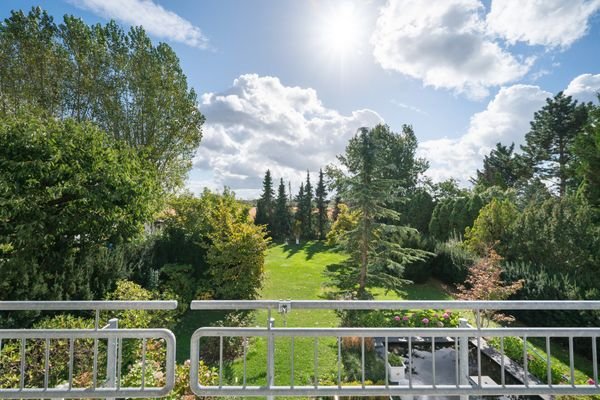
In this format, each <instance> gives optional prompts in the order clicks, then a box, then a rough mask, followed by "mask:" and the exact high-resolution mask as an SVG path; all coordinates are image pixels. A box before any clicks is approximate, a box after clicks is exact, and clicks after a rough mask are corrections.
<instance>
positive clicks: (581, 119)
mask: <svg viewBox="0 0 600 400" xmlns="http://www.w3.org/2000/svg"><path fill="white" fill-rule="evenodd" d="M587 119H588V106H587V105H586V104H578V103H577V100H573V99H572V98H571V96H565V95H564V94H563V92H559V93H558V94H557V95H556V96H554V98H548V99H546V105H545V106H544V107H542V109H541V110H539V111H537V112H536V113H535V114H534V118H533V121H531V129H530V131H529V132H528V133H527V134H526V135H525V141H526V145H525V146H521V148H522V149H523V151H524V153H525V154H524V156H525V159H526V160H527V162H528V163H529V164H530V165H531V166H532V168H533V172H534V174H535V176H537V177H539V178H540V179H542V180H550V181H553V182H554V183H555V185H556V186H558V192H559V195H560V196H561V197H562V196H564V195H565V193H566V191H567V188H568V187H573V185H575V184H576V182H575V179H574V178H575V167H576V162H575V161H576V160H575V157H574V156H573V144H574V142H575V138H576V137H577V135H578V134H579V133H580V132H581V131H582V129H583V127H584V126H585V125H586V123H587Z"/></svg>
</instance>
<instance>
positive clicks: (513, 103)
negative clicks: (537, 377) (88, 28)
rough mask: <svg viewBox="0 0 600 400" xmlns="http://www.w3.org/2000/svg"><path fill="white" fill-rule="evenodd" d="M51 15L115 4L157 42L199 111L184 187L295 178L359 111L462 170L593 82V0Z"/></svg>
mask: <svg viewBox="0 0 600 400" xmlns="http://www.w3.org/2000/svg"><path fill="white" fill-rule="evenodd" d="M36 5H39V6H41V7H42V8H44V9H46V10H48V11H49V12H50V13H51V14H52V15H53V16H54V17H55V18H56V19H57V20H60V19H61V18H62V16H63V15H64V14H73V15H76V16H79V17H81V18H83V19H84V20H85V21H86V22H88V23H96V22H101V23H105V22H106V21H107V20H108V19H110V18H113V19H115V20H117V21H118V22H119V23H121V24H122V25H123V26H125V27H128V26H130V25H143V26H144V27H145V28H146V30H147V31H148V33H149V34H150V36H151V37H152V38H153V39H154V40H155V41H156V42H158V41H164V42H167V43H169V44H170V45H171V46H172V47H173V48H174V49H175V50H176V52H177V54H178V55H179V57H180V59H181V64H182V67H183V69H184V71H185V73H186V75H187V76H188V79H189V84H190V86H192V87H193V88H194V89H195V90H196V92H197V93H198V95H199V100H200V105H199V107H200V109H201V110H202V111H203V112H204V113H205V115H206V117H207V123H206V125H205V127H204V135H205V137H204V140H203V142H202V144H201V146H200V148H199V150H198V154H197V157H196V159H195V166H194V169H193V170H192V172H191V173H190V177H189V180H188V187H189V188H190V190H193V191H199V190H201V188H202V187H204V186H208V187H211V188H222V187H223V185H227V186H230V187H231V188H233V189H234V190H235V191H236V192H237V193H238V194H239V195H240V196H242V197H253V196H254V195H255V194H256V193H257V189H258V188H259V185H260V180H261V176H262V174H263V173H264V170H265V169H266V168H270V169H271V170H272V172H273V174H274V175H275V177H276V178H279V177H283V178H284V179H286V180H288V179H289V180H291V181H292V183H293V184H294V186H296V185H297V184H298V182H299V181H300V179H302V175H304V174H305V171H306V169H310V170H311V171H313V172H314V171H316V170H317V169H318V168H319V167H321V166H324V165H326V164H327V163H330V162H332V161H334V156H335V154H338V153H340V152H342V151H343V148H344V145H345V143H346V142H347V140H348V138H349V137H351V136H352V135H353V134H354V132H355V131H356V129H357V128H358V127H359V126H362V125H373V124H375V123H377V122H380V121H384V122H386V123H387V124H389V125H390V126H391V128H392V129H393V130H395V131H400V129H401V127H402V124H411V125H413V127H414V129H415V132H416V134H417V137H418V139H419V141H420V143H421V145H420V149H419V154H420V155H422V156H424V157H426V158H427V159H429V160H430V163H431V168H430V170H429V172H428V174H429V176H431V177H432V178H433V179H434V180H441V179H446V178H449V177H454V178H456V179H458V180H459V181H461V182H463V183H466V182H467V180H468V177H469V176H472V175H473V174H474V172H475V169H476V168H478V167H480V163H481V159H482V157H483V155H484V154H486V153H487V152H488V151H489V149H490V148H491V147H492V146H493V145H494V144H495V143H496V142H498V141H502V142H504V143H510V142H513V141H515V142H517V144H520V143H522V140H523V136H524V134H525V133H526V132H527V128H528V122H529V120H530V119H531V117H532V115H533V112H534V111H535V110H536V109H538V108H539V107H541V106H542V105H543V103H544V99H545V98H546V97H547V96H549V95H552V94H554V93H556V92H557V91H559V90H566V91H567V92H568V93H569V94H571V95H573V96H574V97H576V98H578V99H580V100H584V101H589V100H592V99H593V98H594V93H595V92H596V91H598V90H599V89H600V65H599V63H600V58H599V57H598V54H600V40H598V39H599V35H600V26H599V25H600V16H599V14H598V11H599V10H600V0H543V1H541V0H540V1H536V0H491V1H483V2H481V1H479V0H446V1H439V2H433V1H424V0H423V1H420V0H390V1H387V0H381V1H375V0H373V1H358V0H357V1H350V0H339V1H316V0H312V1H276V0H271V1H266V0H260V1H241V0H239V1H230V0H220V1H202V2H200V1H183V0H171V1H164V0H119V1H117V0H68V1H57V0H54V1H11V2H2V3H0V11H1V12H2V15H3V16H4V17H6V16H8V15H9V12H10V10H11V9H18V8H21V9H25V10H26V9H29V8H30V7H31V6H36Z"/></svg>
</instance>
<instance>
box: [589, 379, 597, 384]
mask: <svg viewBox="0 0 600 400" xmlns="http://www.w3.org/2000/svg"><path fill="white" fill-rule="evenodd" d="M587 383H588V385H595V384H596V381H594V380H593V379H592V378H590V379H588V382H587Z"/></svg>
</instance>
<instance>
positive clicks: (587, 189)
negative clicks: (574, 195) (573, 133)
mask: <svg viewBox="0 0 600 400" xmlns="http://www.w3.org/2000/svg"><path fill="white" fill-rule="evenodd" d="M573 151H574V153H575V156H576V157H577V159H578V160H579V161H580V163H579V166H578V167H577V175H578V176H579V178H580V179H581V186H580V188H579V192H580V193H582V194H583V195H584V196H585V198H586V199H587V200H588V202H589V204H590V205H591V206H592V207H593V208H594V210H595V221H596V223H597V222H599V221H600V107H599V106H595V107H593V108H592V110H591V111H590V121H589V123H588V125H587V126H586V128H585V130H584V131H583V132H582V133H580V134H579V135H578V136H577V138H576V139H575V147H574V149H573Z"/></svg>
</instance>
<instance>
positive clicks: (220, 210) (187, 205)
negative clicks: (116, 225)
mask: <svg viewBox="0 0 600 400" xmlns="http://www.w3.org/2000/svg"><path fill="white" fill-rule="evenodd" d="M170 206H171V207H172V212H170V213H169V215H167V216H166V218H165V227H164V230H163V234H162V237H161V238H160V239H159V240H158V241H157V246H156V255H155V257H154V263H155V264H157V265H159V266H162V265H165V264H182V265H189V266H191V273H190V274H189V275H188V276H187V278H188V280H189V281H190V282H191V283H190V285H195V286H196V288H197V289H196V292H195V293H194V298H221V299H253V298H256V296H257V294H258V290H259V289H260V286H261V284H262V276H263V263H264V252H265V250H266V247H267V244H268V240H267V239H265V235H266V232H265V229H264V227H262V226H257V225H254V224H253V223H252V222H251V221H250V219H249V217H248V208H247V206H245V205H244V204H242V203H240V202H239V201H237V200H236V198H235V195H234V194H233V193H231V192H229V191H225V192H224V193H223V194H216V193H212V192H210V191H208V190H206V191H204V192H203V193H202V195H201V196H200V197H198V198H197V197H194V196H191V195H183V196H180V197H178V198H175V199H173V200H172V201H171V202H170Z"/></svg>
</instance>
